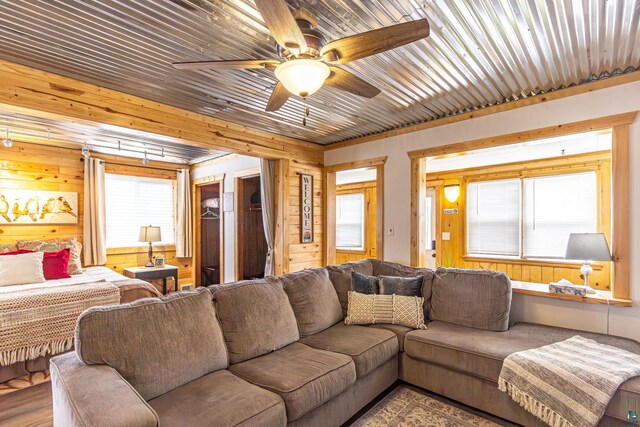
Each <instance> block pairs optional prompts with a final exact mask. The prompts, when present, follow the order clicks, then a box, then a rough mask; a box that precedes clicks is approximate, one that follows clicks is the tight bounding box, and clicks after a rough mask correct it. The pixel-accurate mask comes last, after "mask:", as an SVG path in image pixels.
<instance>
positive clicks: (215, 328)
mask: <svg viewBox="0 0 640 427" xmlns="http://www.w3.org/2000/svg"><path fill="white" fill-rule="evenodd" d="M185 325H191V326H189V327H185ZM75 345H76V353H77V355H78V358H79V359H80V360H82V361H83V362H84V363H86V364H88V365H98V364H105V365H109V366H111V367H112V368H114V369H115V370H116V371H118V372H119V373H120V375H122V377H123V378H124V379H125V380H127V381H128V382H129V383H130V384H131V385H132V386H133V387H134V388H135V389H136V390H137V391H138V392H139V393H140V395H141V396H142V397H143V398H144V399H145V400H149V399H153V398H154V397H156V396H159V395H161V394H164V393H166V392H168V391H170V390H173V389H174V388H176V387H180V386H181V385H184V384H186V383H188V382H190V381H193V380H194V379H196V378H199V377H201V376H203V375H206V374H208V373H210V372H213V371H216V370H218V369H224V368H226V367H227V364H228V361H227V349H226V347H225V345H224V339H223V337H222V331H221V329H220V325H219V324H218V321H217V320H216V312H215V309H214V307H213V304H212V302H211V294H210V293H209V292H208V291H207V290H206V289H201V290H195V291H187V292H182V293H179V294H178V293H176V294H170V295H168V296H166V297H164V298H162V299H160V298H147V299H141V300H138V301H135V302H132V303H129V304H120V305H114V306H108V307H92V308H90V309H88V310H87V311H85V312H84V313H82V314H81V315H80V317H79V318H78V321H77V324H76V340H75ZM203 356H204V357H203Z"/></svg>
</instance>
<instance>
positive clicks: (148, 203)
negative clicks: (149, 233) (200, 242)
mask: <svg viewBox="0 0 640 427" xmlns="http://www.w3.org/2000/svg"><path fill="white" fill-rule="evenodd" d="M173 194H174V190H173V181H172V180H168V179H156V178H141V177H137V176H128V175H115V174H106V176H105V207H106V217H107V218H106V227H107V247H108V248H122V247H130V246H138V245H143V244H144V243H140V242H138V235H139V232H140V227H141V226H143V225H154V226H159V227H160V233H161V235H162V242H160V243H161V244H165V245H166V244H173V243H174V241H175V238H174V232H173V230H174V225H173V224H174V199H173V197H174V196H173Z"/></svg>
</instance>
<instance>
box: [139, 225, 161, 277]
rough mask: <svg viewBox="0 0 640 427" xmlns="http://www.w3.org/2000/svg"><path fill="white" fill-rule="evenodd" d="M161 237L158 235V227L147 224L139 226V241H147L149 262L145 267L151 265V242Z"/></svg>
mask: <svg viewBox="0 0 640 427" xmlns="http://www.w3.org/2000/svg"><path fill="white" fill-rule="evenodd" d="M161 240H162V238H161V236H160V227H156V226H153V225H147V226H142V227H140V235H139V237H138V241H139V242H147V243H149V262H148V263H147V264H146V265H145V267H153V247H152V246H151V245H152V244H153V242H159V241H161Z"/></svg>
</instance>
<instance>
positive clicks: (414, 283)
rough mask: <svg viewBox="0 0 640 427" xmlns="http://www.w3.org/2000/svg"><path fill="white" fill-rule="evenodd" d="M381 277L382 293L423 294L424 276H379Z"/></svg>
mask: <svg viewBox="0 0 640 427" xmlns="http://www.w3.org/2000/svg"><path fill="white" fill-rule="evenodd" d="M378 278H379V279H380V282H379V283H380V293H381V294H382V295H392V294H396V295H403V296H407V297H421V296H422V282H423V280H424V277H423V276H416V277H395V276H378Z"/></svg>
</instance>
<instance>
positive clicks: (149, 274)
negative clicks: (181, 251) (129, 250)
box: [124, 265, 180, 295]
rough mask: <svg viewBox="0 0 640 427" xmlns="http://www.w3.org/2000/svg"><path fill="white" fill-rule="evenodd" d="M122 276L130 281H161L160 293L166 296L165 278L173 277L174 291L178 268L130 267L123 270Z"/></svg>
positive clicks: (168, 266)
mask: <svg viewBox="0 0 640 427" xmlns="http://www.w3.org/2000/svg"><path fill="white" fill-rule="evenodd" d="M124 275H125V276H127V277H131V278H132V279H140V280H147V281H148V280H158V279H162V293H163V294H164V295H166V294H167V278H168V277H173V279H174V280H175V283H176V291H177V290H178V289H180V288H179V287H178V267H175V266H173V265H165V266H164V267H131V268H125V269H124Z"/></svg>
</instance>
